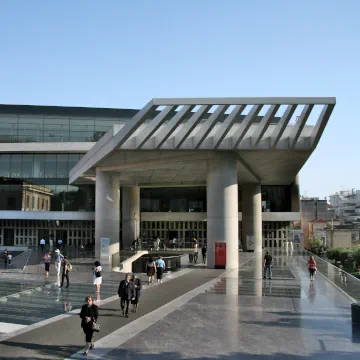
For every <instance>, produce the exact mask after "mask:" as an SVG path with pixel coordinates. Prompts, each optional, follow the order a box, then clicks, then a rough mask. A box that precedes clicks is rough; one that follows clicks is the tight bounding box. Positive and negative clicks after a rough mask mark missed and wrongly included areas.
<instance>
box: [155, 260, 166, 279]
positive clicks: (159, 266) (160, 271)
mask: <svg viewBox="0 0 360 360" xmlns="http://www.w3.org/2000/svg"><path fill="white" fill-rule="evenodd" d="M155 263H156V276H157V281H158V282H160V283H162V278H163V275H164V271H165V261H164V260H163V259H162V257H161V256H159V258H158V259H157V260H156V261H155Z"/></svg>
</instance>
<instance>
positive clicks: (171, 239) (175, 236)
mask: <svg viewBox="0 0 360 360" xmlns="http://www.w3.org/2000/svg"><path fill="white" fill-rule="evenodd" d="M168 238H169V245H168V246H169V248H170V249H175V248H179V247H180V239H179V234H178V232H177V231H169V233H168ZM174 239H176V241H175V243H174Z"/></svg>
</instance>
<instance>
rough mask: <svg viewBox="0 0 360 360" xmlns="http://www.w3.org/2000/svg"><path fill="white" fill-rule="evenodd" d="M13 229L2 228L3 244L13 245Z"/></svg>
mask: <svg viewBox="0 0 360 360" xmlns="http://www.w3.org/2000/svg"><path fill="white" fill-rule="evenodd" d="M14 242H15V229H4V246H14Z"/></svg>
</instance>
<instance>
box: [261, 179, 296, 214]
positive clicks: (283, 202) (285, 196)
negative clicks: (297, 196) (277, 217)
mask: <svg viewBox="0 0 360 360" xmlns="http://www.w3.org/2000/svg"><path fill="white" fill-rule="evenodd" d="M261 202H262V211H264V212H267V211H270V212H290V211H291V191H290V186H286V185H278V186H277V185H263V186H261Z"/></svg>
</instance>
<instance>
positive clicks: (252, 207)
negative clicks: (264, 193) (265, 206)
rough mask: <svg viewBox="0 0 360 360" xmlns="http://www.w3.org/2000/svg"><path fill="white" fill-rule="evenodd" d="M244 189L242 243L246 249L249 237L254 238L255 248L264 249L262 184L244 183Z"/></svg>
mask: <svg viewBox="0 0 360 360" xmlns="http://www.w3.org/2000/svg"><path fill="white" fill-rule="evenodd" d="M241 189H242V244H243V248H244V250H246V251H249V250H252V249H247V237H248V236H250V237H252V239H253V246H254V248H253V250H254V251H255V252H261V251H262V208H261V185H260V184H257V183H254V184H243V185H241Z"/></svg>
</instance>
